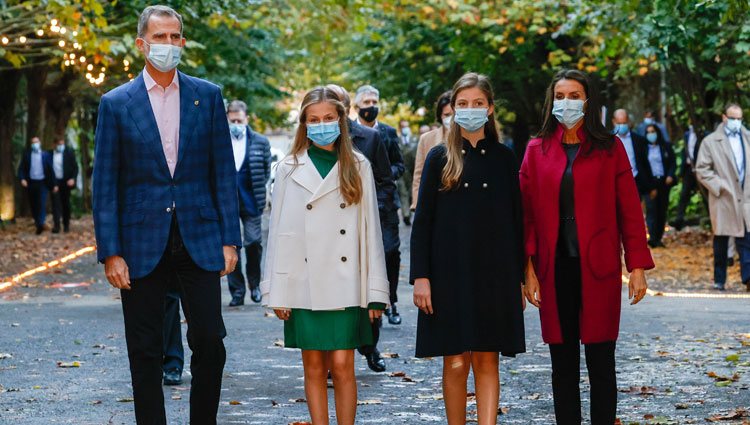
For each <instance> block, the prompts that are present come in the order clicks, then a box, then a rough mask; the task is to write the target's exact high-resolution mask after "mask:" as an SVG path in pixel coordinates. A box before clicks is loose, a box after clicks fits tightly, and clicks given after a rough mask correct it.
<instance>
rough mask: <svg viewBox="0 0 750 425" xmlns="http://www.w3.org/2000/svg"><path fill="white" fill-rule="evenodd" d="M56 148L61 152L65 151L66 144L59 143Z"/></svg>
mask: <svg viewBox="0 0 750 425" xmlns="http://www.w3.org/2000/svg"><path fill="white" fill-rule="evenodd" d="M55 150H56V151H58V152H60V153H63V152H65V145H57V146H55Z"/></svg>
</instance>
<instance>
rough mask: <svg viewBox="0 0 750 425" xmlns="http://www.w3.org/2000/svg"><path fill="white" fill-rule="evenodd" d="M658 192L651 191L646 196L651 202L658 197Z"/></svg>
mask: <svg viewBox="0 0 750 425" xmlns="http://www.w3.org/2000/svg"><path fill="white" fill-rule="evenodd" d="M658 194H659V192H657V191H656V189H652V190H651V192H650V193H649V194H648V197H649V198H651V200H654V199H656V195H658Z"/></svg>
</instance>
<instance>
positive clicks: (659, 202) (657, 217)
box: [644, 177, 669, 243]
mask: <svg viewBox="0 0 750 425" xmlns="http://www.w3.org/2000/svg"><path fill="white" fill-rule="evenodd" d="M644 198H645V201H646V225H647V226H648V234H649V242H651V243H659V242H661V238H662V237H663V236H664V225H666V224H667V209H669V186H667V184H666V183H665V179H664V177H659V178H658V179H657V183H656V198H654V199H651V196H649V194H648V193H647V194H645V195H644Z"/></svg>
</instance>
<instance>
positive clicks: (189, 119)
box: [176, 71, 208, 167]
mask: <svg viewBox="0 0 750 425" xmlns="http://www.w3.org/2000/svg"><path fill="white" fill-rule="evenodd" d="M177 75H178V77H179V80H180V145H179V147H178V152H177V165H176V167H179V166H180V163H181V162H182V157H183V156H185V151H186V150H187V147H188V144H189V143H190V142H191V140H192V138H193V134H194V133H195V128H196V122H195V119H196V117H197V115H198V109H199V108H201V107H206V106H208V105H203V106H201V104H200V101H199V99H198V93H196V91H195V88H196V87H195V83H193V82H192V81H191V80H190V79H188V78H186V77H185V74H183V73H181V72H179V71H177Z"/></svg>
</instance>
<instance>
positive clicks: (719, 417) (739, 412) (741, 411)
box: [706, 409, 749, 422]
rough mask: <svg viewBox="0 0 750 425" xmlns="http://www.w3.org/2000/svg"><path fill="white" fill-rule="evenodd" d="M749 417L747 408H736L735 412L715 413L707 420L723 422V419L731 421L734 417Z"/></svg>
mask: <svg viewBox="0 0 750 425" xmlns="http://www.w3.org/2000/svg"><path fill="white" fill-rule="evenodd" d="M747 417H749V416H748V411H747V410H745V409H736V410H734V411H733V412H729V413H725V414H718V415H713V416H711V417H708V418H706V420H707V421H709V422H721V421H731V420H734V419H742V418H747Z"/></svg>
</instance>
